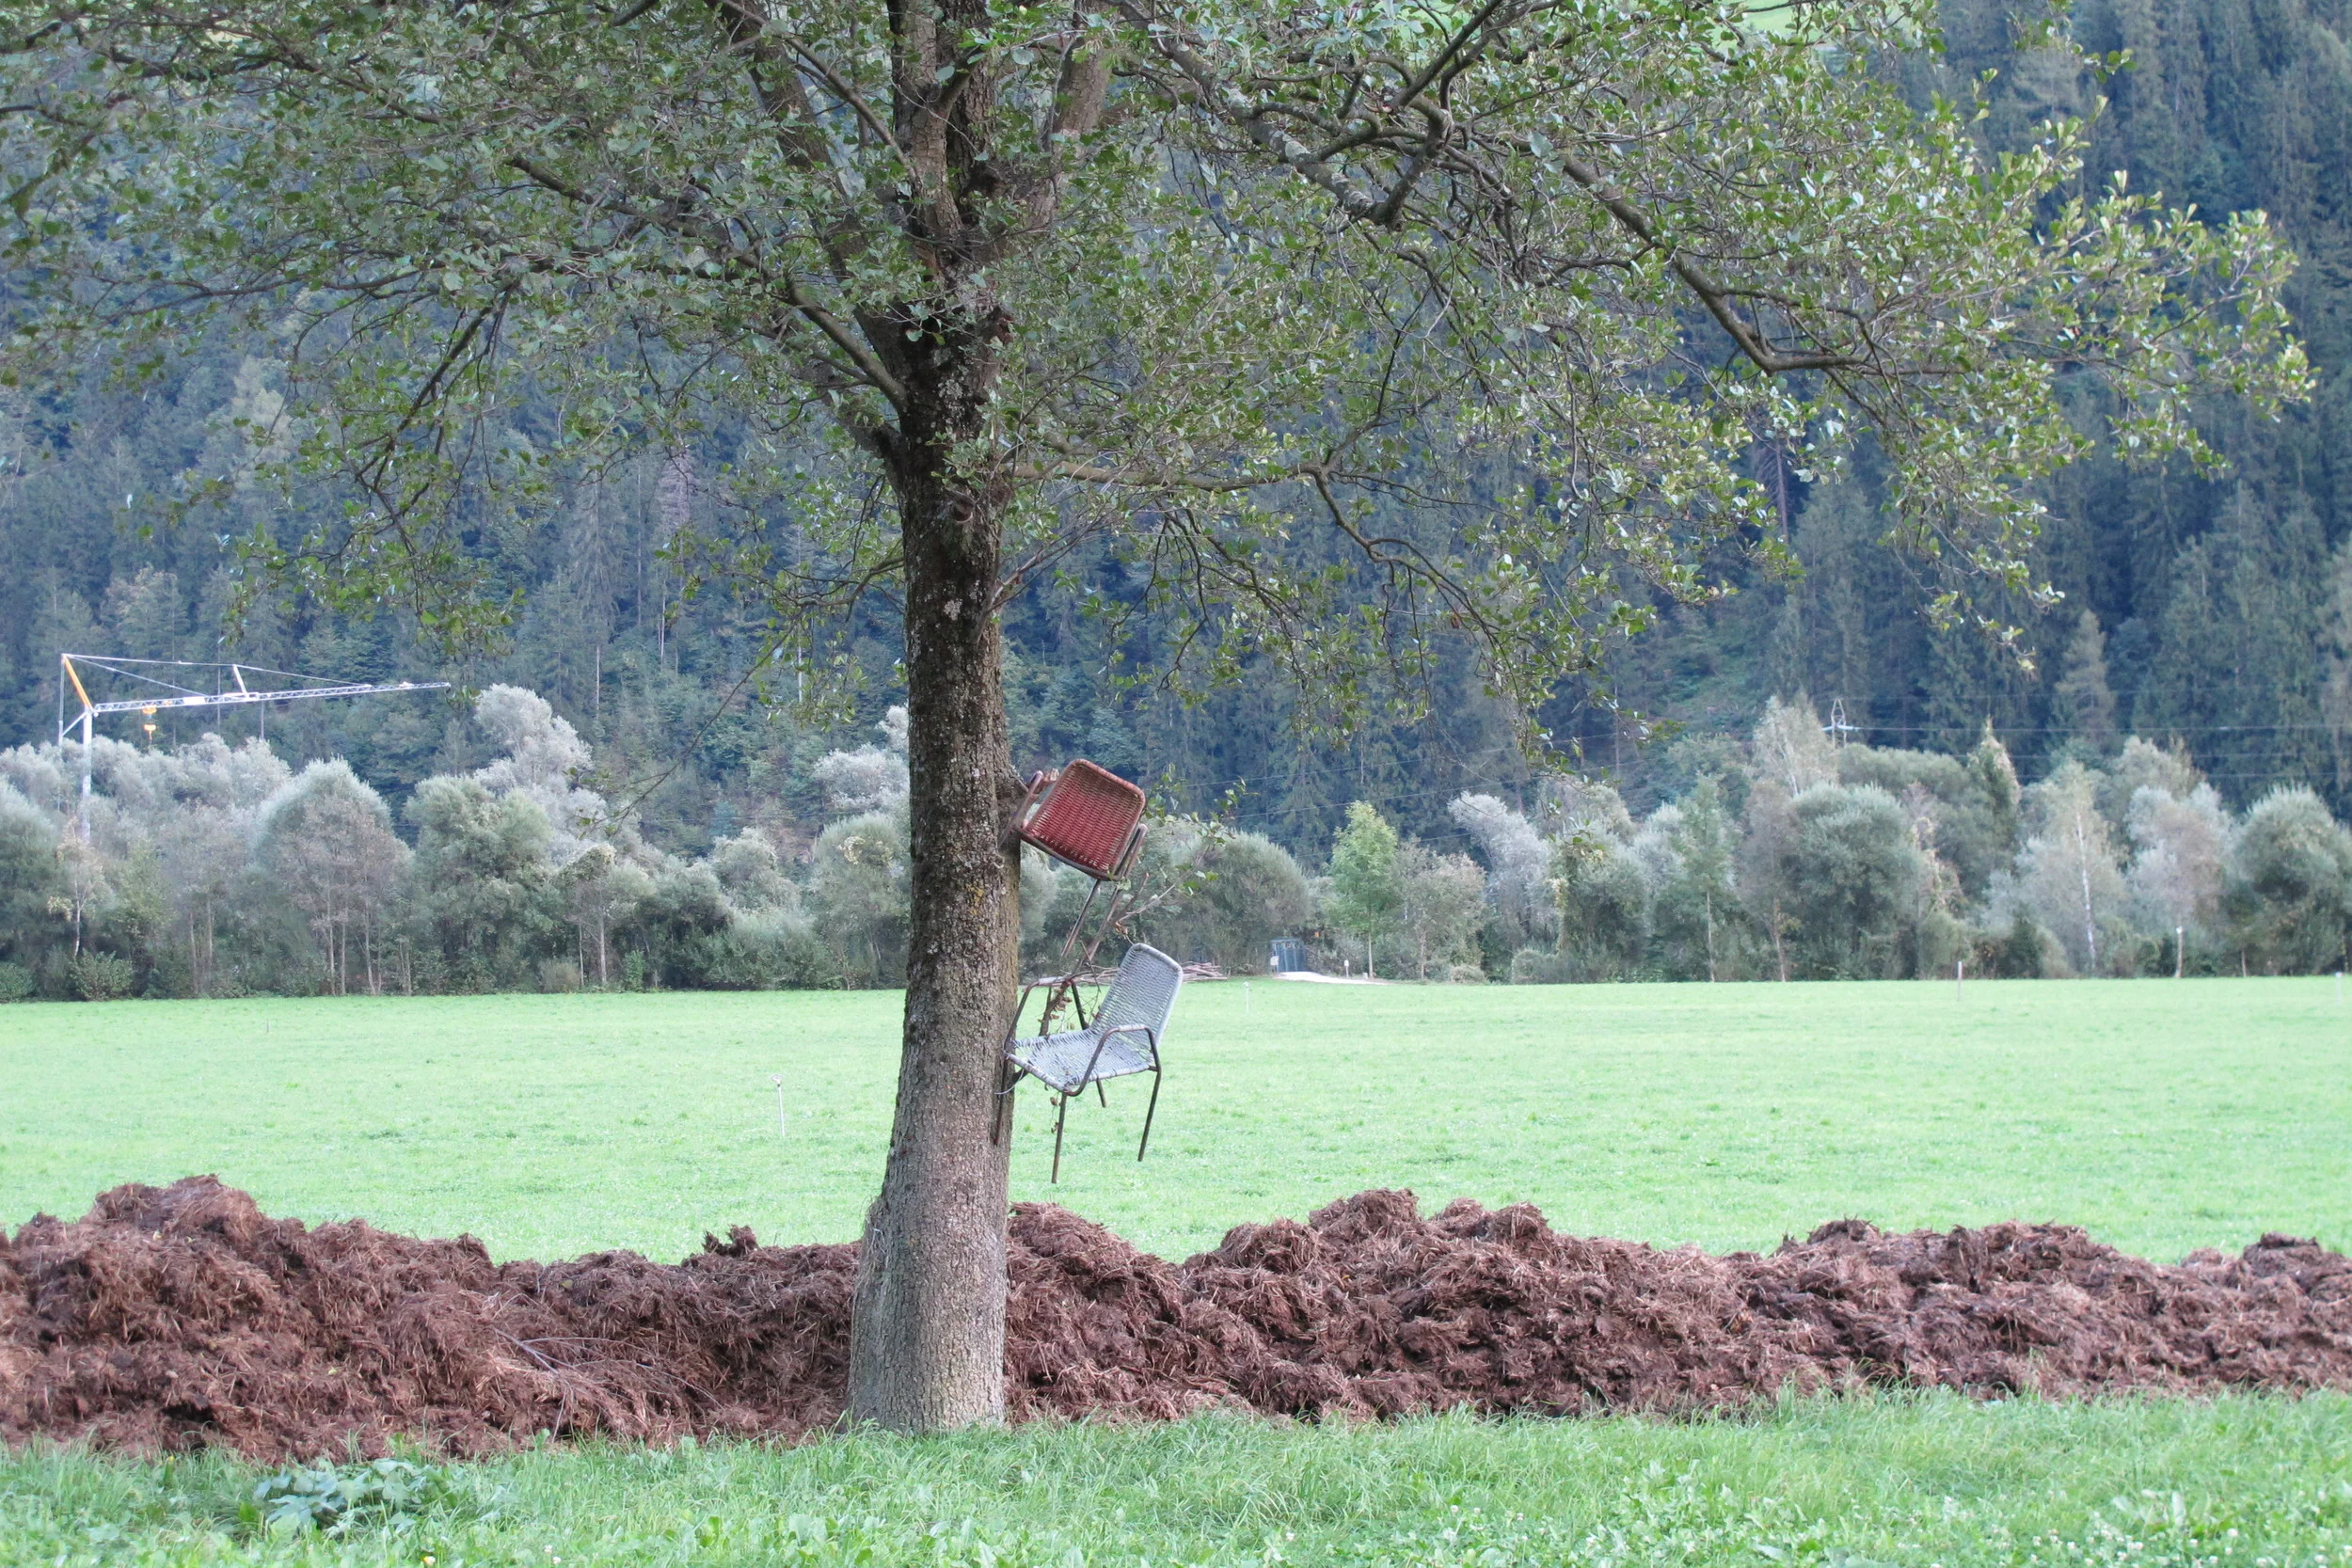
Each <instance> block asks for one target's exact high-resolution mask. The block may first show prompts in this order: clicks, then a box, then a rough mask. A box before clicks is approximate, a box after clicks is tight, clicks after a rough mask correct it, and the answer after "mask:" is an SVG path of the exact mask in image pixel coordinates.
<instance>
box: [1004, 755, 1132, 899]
mask: <svg viewBox="0 0 2352 1568" xmlns="http://www.w3.org/2000/svg"><path fill="white" fill-rule="evenodd" d="M1142 820H1143V791H1142V790H1141V789H1139V788H1137V787H1136V785H1134V784H1129V783H1128V782H1127V781H1126V780H1124V779H1122V778H1120V776H1119V775H1118V774H1116V773H1112V772H1107V771H1105V770H1104V769H1103V768H1097V767H1095V766H1094V764H1092V763H1090V762H1073V763H1072V764H1071V765H1070V766H1069V767H1067V768H1063V769H1062V770H1061V774H1060V776H1059V777H1057V779H1055V781H1054V782H1053V783H1052V784H1049V785H1047V786H1046V790H1045V794H1044V796H1043V797H1042V798H1041V799H1040V800H1037V801H1035V802H1034V803H1032V804H1031V806H1030V807H1029V810H1028V812H1027V814H1026V816H1024V818H1023V819H1022V823H1021V836H1022V837H1023V838H1024V839H1025V840H1027V841H1028V842H1029V843H1031V844H1034V845H1036V846H1037V847H1039V848H1041V849H1042V850H1044V851H1045V852H1046V853H1047V854H1049V855H1051V856H1053V857H1054V858H1055V859H1056V860H1061V861H1067V862H1069V863H1071V864H1072V865H1074V866H1076V867H1077V868H1078V869H1079V870H1081V871H1083V872H1085V873H1086V874H1087V875H1088V876H1089V877H1092V878H1094V879H1096V880H1098V881H1108V880H1109V879H1112V878H1113V877H1116V876H1118V875H1119V872H1120V860H1121V859H1122V858H1123V857H1124V856H1125V855H1126V852H1127V846H1128V843H1129V841H1130V840H1131V839H1132V838H1133V837H1134V836H1135V831H1136V824H1137V823H1139V822H1141V821H1142Z"/></svg>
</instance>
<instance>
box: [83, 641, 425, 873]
mask: <svg viewBox="0 0 2352 1568" xmlns="http://www.w3.org/2000/svg"><path fill="white" fill-rule="evenodd" d="M77 660H78V661H79V663H80V664H81V665H84V666H87V668H88V669H89V670H91V671H92V672H96V671H102V670H103V671H104V672H105V673H107V674H110V675H119V676H121V677H122V678H123V679H125V680H132V681H138V682H141V683H143V684H145V685H148V686H151V687H154V688H156V691H155V693H154V694H153V695H151V696H142V697H130V698H125V699H121V700H119V701H115V702H104V703H100V702H93V701H91V700H90V694H89V689H88V688H87V687H86V686H84V685H83V684H82V672H81V670H80V669H77V668H76V667H75V665H76V661H77ZM126 665H137V666H139V669H126V668H124V666H126ZM143 670H152V671H163V670H209V671H211V672H212V673H213V684H214V689H213V690H211V691H200V690H198V689H196V688H195V687H192V686H183V685H181V684H180V683H179V682H178V681H174V680H167V679H166V678H164V676H162V675H161V674H160V673H158V674H145V673H141V671H143ZM57 672H58V673H57V745H58V747H59V749H61V750H62V749H63V747H64V746H65V732H66V728H67V726H68V725H70V724H79V725H80V726H81V727H82V834H83V836H84V837H86V838H87V836H88V835H89V771H90V767H89V753H90V740H91V737H92V736H93V735H94V734H95V733H96V731H95V728H94V726H95V724H96V722H97V719H98V716H99V715H100V714H102V713H137V714H142V715H144V716H145V717H146V718H147V720H148V721H149V722H147V723H146V724H145V725H143V726H142V728H144V729H145V730H146V731H147V733H148V735H149V736H150V737H152V736H154V734H155V725H154V723H153V720H154V718H155V715H157V714H158V713H165V712H169V711H173V710H175V709H180V708H195V707H223V708H226V707H244V706H247V705H252V704H257V703H259V704H268V703H297V702H303V701H305V700H308V699H310V698H317V697H375V696H382V695H385V694H387V693H389V692H395V691H446V690H447V689H449V682H447V681H337V680H330V679H328V678H327V677H326V676H325V675H304V674H297V673H294V671H292V670H271V669H267V668H264V667H263V666H262V665H259V664H204V663H199V662H198V661H196V660H194V659H185V658H119V657H114V656H113V655H110V654H59V655H58V656H57ZM224 672H225V673H227V675H228V678H229V679H230V680H232V681H234V682H235V683H236V689H235V690H233V691H229V690H223V689H220V680H221V676H222V674H223V673H224ZM247 675H251V676H253V677H254V679H255V680H257V681H262V680H267V681H308V682H310V683H311V684H310V685H307V686H277V685H270V686H262V687H257V686H255V685H254V684H253V683H252V682H248V681H247V680H246V676H247ZM68 686H71V687H72V688H73V695H74V696H75V697H76V698H78V699H80V701H81V705H82V711H81V713H80V714H79V715H78V716H76V717H74V718H72V719H68V718H67V717H66V702H65V691H66V688H67V687H68ZM268 712H269V709H268V708H267V707H266V706H265V707H263V708H262V715H263V716H264V717H263V718H262V724H263V725H264V726H266V725H267V723H268V719H267V717H266V715H267V714H268ZM262 733H263V734H264V735H266V734H267V733H268V731H267V729H266V727H264V729H263V731H262Z"/></svg>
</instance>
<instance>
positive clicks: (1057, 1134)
mask: <svg viewBox="0 0 2352 1568" xmlns="http://www.w3.org/2000/svg"><path fill="white" fill-rule="evenodd" d="M1069 1115H1070V1097H1069V1096H1068V1095H1063V1096H1062V1097H1061V1098H1060V1099H1059V1100H1057V1101H1055V1102H1054V1174H1053V1176H1052V1177H1051V1178H1050V1180H1052V1182H1053V1183H1054V1184H1055V1185H1056V1186H1059V1185H1060V1184H1061V1124H1062V1122H1063V1121H1064V1120H1065V1119H1067V1118H1068V1117H1069Z"/></svg>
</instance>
